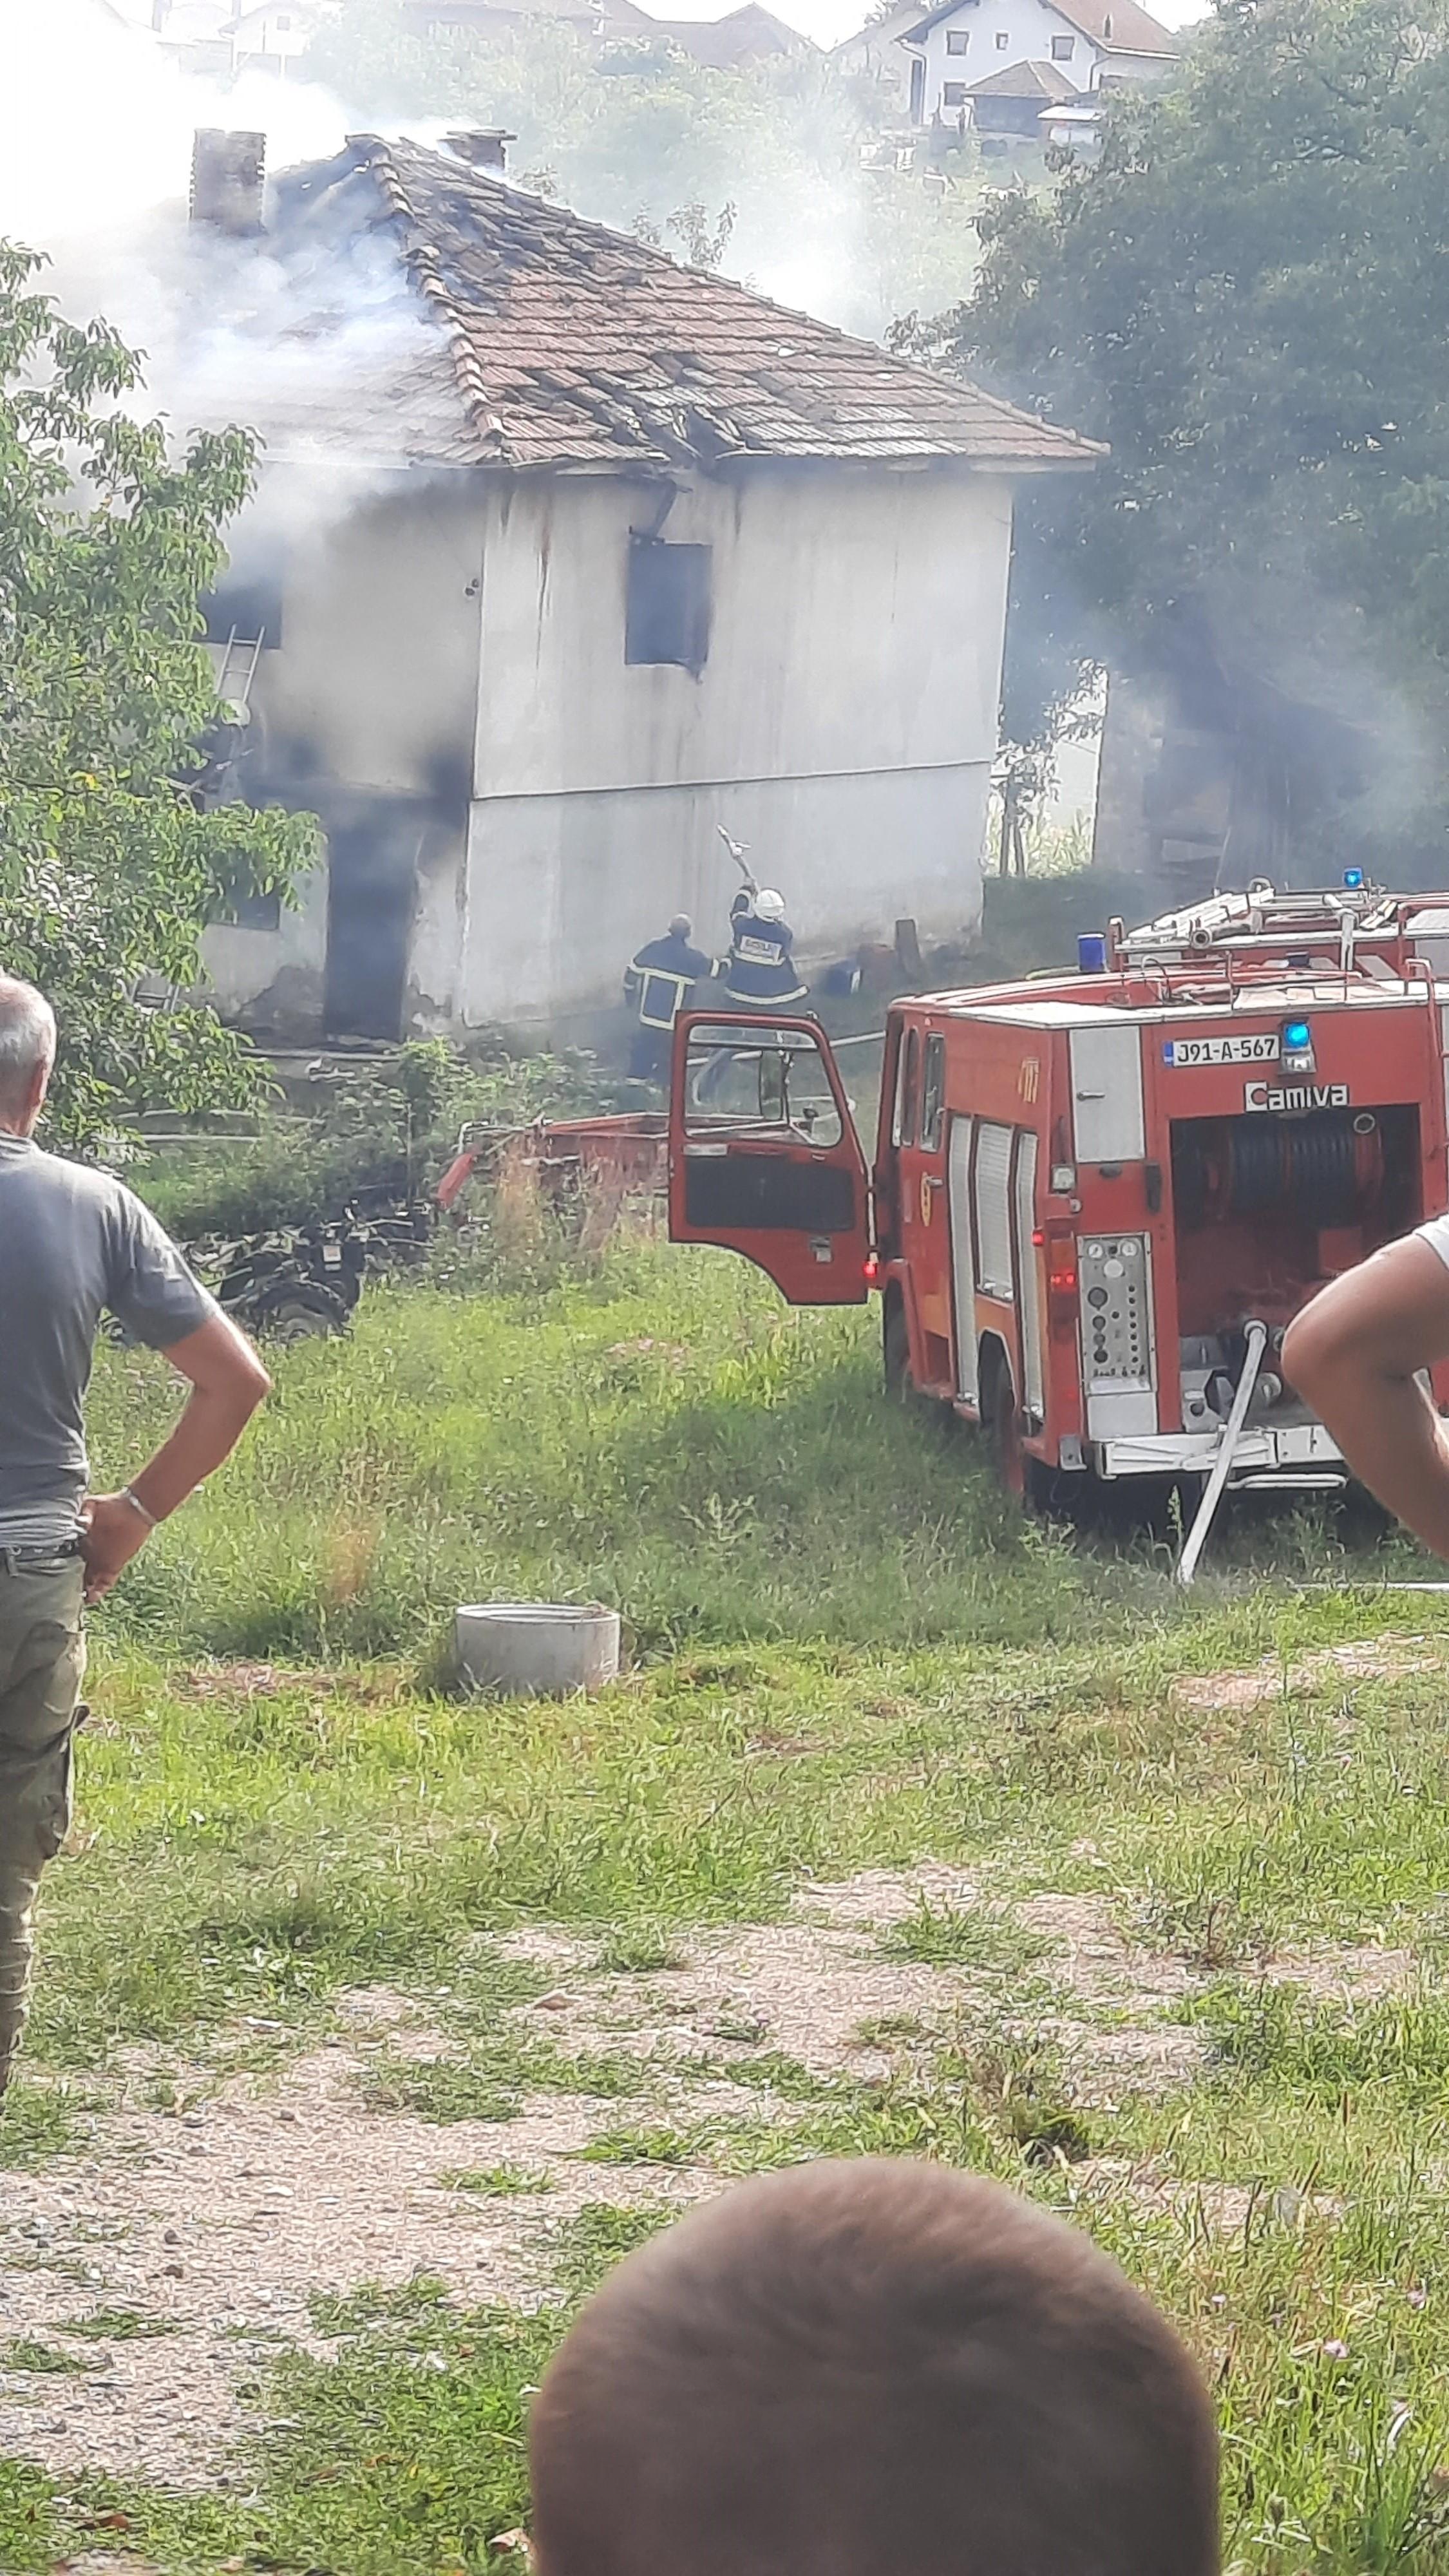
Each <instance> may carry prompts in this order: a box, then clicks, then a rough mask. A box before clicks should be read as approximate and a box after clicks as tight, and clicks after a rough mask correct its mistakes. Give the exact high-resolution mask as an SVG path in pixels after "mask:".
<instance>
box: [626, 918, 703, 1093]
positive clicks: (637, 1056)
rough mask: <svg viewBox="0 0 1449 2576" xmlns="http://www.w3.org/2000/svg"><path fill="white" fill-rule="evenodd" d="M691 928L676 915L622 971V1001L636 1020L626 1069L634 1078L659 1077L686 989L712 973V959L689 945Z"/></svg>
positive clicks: (666, 1058)
mask: <svg viewBox="0 0 1449 2576" xmlns="http://www.w3.org/2000/svg"><path fill="white" fill-rule="evenodd" d="M692 926H693V925H692V924H691V922H690V921H689V920H688V918H687V916H686V915H685V914H684V913H682V912H681V913H676V914H675V917H674V919H673V920H672V921H671V923H670V925H669V928H668V930H667V932H666V933H665V936H664V937H663V938H662V939H651V940H650V941H649V942H648V944H647V946H645V947H643V948H641V949H640V951H639V954H638V956H637V957H636V958H635V959H634V960H633V962H632V964H631V965H630V966H629V968H628V971H627V973H626V974H625V977H624V999H625V1001H626V1002H627V1003H628V1004H629V1006H630V1008H631V1009H632V1010H633V1012H634V1014H635V1016H636V1018H637V1020H638V1022H639V1025H638V1027H637V1028H636V1030H635V1032H634V1043H633V1045H632V1046H631V1048H630V1050H629V1071H630V1073H631V1074H632V1075H633V1076H634V1079H635V1080H636V1081H637V1082H657V1081H661V1080H662V1079H663V1077H664V1074H665V1072H666V1070H667V1068H668V1064H669V1049H670V1044H671V1041H672V1039H673V1036H674V1023H675V1021H676V1020H677V1019H678V1017H679V1014H680V1012H681V1011H682V1010H683V1008H684V1006H685V1003H686V1002H687V1001H688V999H689V994H690V988H691V986H692V985H694V984H697V983H698V981H699V979H700V977H701V976H702V975H708V974H710V973H712V972H713V966H712V961H711V960H710V959H709V958H708V957H706V956H704V955H703V954H702V952H701V951H700V950H699V949H698V948H691V947H690V944H689V934H690V930H691V928H692Z"/></svg>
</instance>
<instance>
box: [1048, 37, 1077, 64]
mask: <svg viewBox="0 0 1449 2576" xmlns="http://www.w3.org/2000/svg"><path fill="white" fill-rule="evenodd" d="M1076 41H1077V40H1076V37H1075V36H1053V38H1052V61H1053V62H1054V63H1069V62H1070V61H1071V59H1072V49H1073V47H1074V46H1075V44H1076Z"/></svg>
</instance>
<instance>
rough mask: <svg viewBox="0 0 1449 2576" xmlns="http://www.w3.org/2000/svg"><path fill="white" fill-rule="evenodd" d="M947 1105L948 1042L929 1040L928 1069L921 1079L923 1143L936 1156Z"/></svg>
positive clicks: (927, 1049) (935, 1038)
mask: <svg viewBox="0 0 1449 2576" xmlns="http://www.w3.org/2000/svg"><path fill="white" fill-rule="evenodd" d="M945 1105H946V1041H945V1039H944V1038H943V1037H933V1038H927V1040H926V1069H925V1072H924V1074H923V1075H922V1077H921V1143H922V1145H923V1147H924V1148H925V1151H926V1152H927V1153H928V1154H934V1153H935V1151H936V1149H937V1147H938V1145H939V1144H940V1142H941V1112H942V1110H943V1109H944V1107H945Z"/></svg>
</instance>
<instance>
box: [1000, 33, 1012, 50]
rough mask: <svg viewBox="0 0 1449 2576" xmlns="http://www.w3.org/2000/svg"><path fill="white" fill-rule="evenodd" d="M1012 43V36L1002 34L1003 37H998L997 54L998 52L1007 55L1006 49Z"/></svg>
mask: <svg viewBox="0 0 1449 2576" xmlns="http://www.w3.org/2000/svg"><path fill="white" fill-rule="evenodd" d="M1010 42H1011V38H1010V36H1009V35H1007V34H1006V33H1005V32H1004V31H1003V33H1002V34H1001V35H999V36H998V37H997V39H996V50H997V52H998V53H999V54H1004V53H1005V51H1006V48H1007V46H1008V45H1009V44H1010Z"/></svg>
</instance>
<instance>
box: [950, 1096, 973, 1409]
mask: <svg viewBox="0 0 1449 2576" xmlns="http://www.w3.org/2000/svg"><path fill="white" fill-rule="evenodd" d="M975 1123H976V1122H975V1120H974V1119H972V1118H953V1119H952V1121H951V1137H950V1142H949V1144H948V1146H947V1148H946V1171H947V1197H948V1202H949V1207H950V1216H951V1292H952V1302H953V1305H954V1309H955V1318H956V1392H957V1394H958V1395H959V1396H961V1397H963V1398H964V1400H965V1402H966V1403H967V1404H974V1403H975V1402H976V1265H975V1263H974V1261H973V1259H972V1255H971V1136H972V1131H973V1129H974V1127H975Z"/></svg>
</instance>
